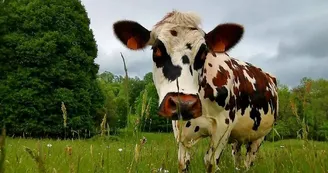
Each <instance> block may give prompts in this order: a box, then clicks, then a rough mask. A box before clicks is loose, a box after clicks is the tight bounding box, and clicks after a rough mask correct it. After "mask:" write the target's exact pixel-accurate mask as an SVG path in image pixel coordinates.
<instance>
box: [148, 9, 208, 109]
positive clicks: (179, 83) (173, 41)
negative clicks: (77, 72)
mask: <svg viewBox="0 0 328 173" xmlns="http://www.w3.org/2000/svg"><path fill="white" fill-rule="evenodd" d="M200 23H201V21H200V17H199V16H197V15H196V14H194V13H181V12H177V11H174V12H172V14H171V15H169V17H166V18H164V19H163V20H162V21H160V22H159V23H158V24H156V25H155V26H154V28H153V30H152V31H151V39H152V40H153V41H154V40H155V39H159V40H161V41H162V42H163V44H164V45H165V48H166V51H167V53H168V54H169V55H170V57H171V61H172V64H173V65H175V66H180V67H181V68H182V71H181V75H180V76H179V77H178V78H177V80H174V81H169V80H168V79H166V78H165V76H164V74H163V71H162V70H163V69H162V68H157V67H156V64H155V63H154V64H153V80H154V84H155V86H156V89H157V93H158V95H159V103H161V101H162V100H163V99H164V97H165V95H166V94H167V93H169V92H180V93H184V94H197V93H198V72H197V71H195V70H194V69H193V75H191V73H190V68H189V66H190V65H193V63H194V58H195V56H196V54H197V52H198V50H199V48H200V46H201V45H202V44H203V43H205V38H204V35H205V33H204V32H203V31H202V30H201V29H199V26H198V25H200ZM190 27H192V28H197V29H198V30H191V29H190ZM171 30H174V31H176V32H177V36H172V34H171V32H170V31H171ZM187 43H189V44H191V46H192V49H191V50H190V49H188V48H187V47H186V44H187ZM184 55H186V56H188V58H189V61H190V64H183V63H182V56H184Z"/></svg>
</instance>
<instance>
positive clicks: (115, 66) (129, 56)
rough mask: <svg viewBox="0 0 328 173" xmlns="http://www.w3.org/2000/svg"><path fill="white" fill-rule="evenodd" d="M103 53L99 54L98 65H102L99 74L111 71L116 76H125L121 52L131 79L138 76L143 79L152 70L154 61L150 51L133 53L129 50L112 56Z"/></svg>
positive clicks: (119, 51) (117, 52)
mask: <svg viewBox="0 0 328 173" xmlns="http://www.w3.org/2000/svg"><path fill="white" fill-rule="evenodd" d="M100 52H103V53H101V54H99V56H98V58H97V59H96V63H97V64H100V69H99V73H102V72H104V71H110V72H112V73H114V74H118V75H124V73H125V72H124V65H123V60H122V58H121V54H120V53H121V52H122V54H123V56H124V58H125V61H126V66H127V69H128V74H129V76H130V77H133V76H138V77H139V78H142V77H143V76H144V75H145V74H146V73H148V72H150V71H151V69H152V59H151V51H150V49H144V50H140V51H131V50H127V49H120V50H115V51H113V52H112V53H110V54H106V53H104V50H100Z"/></svg>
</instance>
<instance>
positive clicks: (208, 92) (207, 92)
mask: <svg viewBox="0 0 328 173" xmlns="http://www.w3.org/2000/svg"><path fill="white" fill-rule="evenodd" d="M200 86H201V87H202V88H203V89H204V99H206V98H209V99H210V100H211V101H214V99H215V98H214V90H213V88H212V87H211V86H210V85H209V84H208V83H207V80H206V76H205V77H204V78H203V80H202V82H201V83H200Z"/></svg>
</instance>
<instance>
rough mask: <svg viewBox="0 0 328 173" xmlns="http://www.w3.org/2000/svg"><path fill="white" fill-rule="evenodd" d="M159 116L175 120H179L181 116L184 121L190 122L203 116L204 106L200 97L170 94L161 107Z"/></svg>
mask: <svg viewBox="0 0 328 173" xmlns="http://www.w3.org/2000/svg"><path fill="white" fill-rule="evenodd" d="M158 114H159V115H161V116H163V117H166V118H171V119H173V120H177V119H179V116H180V115H181V118H182V119H183V120H190V119H192V118H197V117H200V116H201V114H202V106H201V102H200V99H199V97H198V95H193V94H182V93H168V94H166V96H165V97H164V99H163V101H162V103H161V105H160V107H159V112H158Z"/></svg>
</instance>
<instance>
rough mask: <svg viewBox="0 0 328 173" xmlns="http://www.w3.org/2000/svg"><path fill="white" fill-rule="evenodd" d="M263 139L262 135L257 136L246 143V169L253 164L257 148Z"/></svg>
mask: <svg viewBox="0 0 328 173" xmlns="http://www.w3.org/2000/svg"><path fill="white" fill-rule="evenodd" d="M263 140H264V137H262V138H259V139H257V140H255V141H252V142H249V143H248V144H247V145H246V150H247V153H246V160H245V166H246V170H248V169H249V168H250V167H251V166H252V165H253V164H254V160H255V158H256V154H257V152H258V150H259V148H260V147H261V144H262V142H263Z"/></svg>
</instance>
